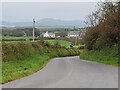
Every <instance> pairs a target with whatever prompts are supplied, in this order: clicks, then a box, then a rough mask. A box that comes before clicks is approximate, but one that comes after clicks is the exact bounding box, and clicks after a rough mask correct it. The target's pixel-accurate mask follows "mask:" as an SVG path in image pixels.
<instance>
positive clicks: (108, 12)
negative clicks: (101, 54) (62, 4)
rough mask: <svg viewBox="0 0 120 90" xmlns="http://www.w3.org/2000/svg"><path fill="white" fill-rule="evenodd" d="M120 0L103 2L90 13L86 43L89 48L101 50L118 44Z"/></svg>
mask: <svg viewBox="0 0 120 90" xmlns="http://www.w3.org/2000/svg"><path fill="white" fill-rule="evenodd" d="M119 10H120V2H101V3H98V9H97V10H96V11H95V12H92V13H91V14H90V15H88V17H87V19H86V24H87V25H88V28H87V32H86V34H85V36H84V43H85V45H86V48H87V49H88V50H100V49H102V48H104V47H111V46H113V45H118V42H119V39H120V37H119V36H120V30H119V29H120V28H119V23H120V13H119V12H120V11H119Z"/></svg>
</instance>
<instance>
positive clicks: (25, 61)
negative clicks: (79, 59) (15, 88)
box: [0, 42, 80, 83]
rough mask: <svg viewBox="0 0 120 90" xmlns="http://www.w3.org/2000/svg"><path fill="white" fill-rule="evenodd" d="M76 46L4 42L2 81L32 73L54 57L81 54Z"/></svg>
mask: <svg viewBox="0 0 120 90" xmlns="http://www.w3.org/2000/svg"><path fill="white" fill-rule="evenodd" d="M79 54H80V51H79V50H78V49H74V48H65V47H57V48H56V47H46V46H40V45H39V44H38V43H37V42H10V43H2V56H3V62H2V81H0V82H1V83H6V82H9V81H12V80H15V79H19V78H21V77H24V76H26V75H29V74H32V73H34V72H36V71H38V70H40V69H41V68H43V67H44V66H45V65H46V64H47V62H48V61H49V60H50V59H51V58H54V57H64V56H74V55H79Z"/></svg>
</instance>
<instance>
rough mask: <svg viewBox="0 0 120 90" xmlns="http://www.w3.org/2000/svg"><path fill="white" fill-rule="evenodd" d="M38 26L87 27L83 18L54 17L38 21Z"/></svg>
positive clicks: (13, 25)
mask: <svg viewBox="0 0 120 90" xmlns="http://www.w3.org/2000/svg"><path fill="white" fill-rule="evenodd" d="M2 26H6V27H16V26H32V22H4V21H3V22H2ZM36 26H77V27H85V26H86V25H85V23H84V21H81V20H68V21H67V20H59V19H52V18H45V19H41V20H39V21H36Z"/></svg>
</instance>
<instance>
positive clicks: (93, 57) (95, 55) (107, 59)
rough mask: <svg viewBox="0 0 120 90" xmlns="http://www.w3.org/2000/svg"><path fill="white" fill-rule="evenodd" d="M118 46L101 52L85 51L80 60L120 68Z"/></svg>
mask: <svg viewBox="0 0 120 90" xmlns="http://www.w3.org/2000/svg"><path fill="white" fill-rule="evenodd" d="M118 56H119V55H118V46H117V45H115V46H113V47H107V48H104V49H102V50H100V51H98V50H90V51H89V50H84V51H83V52H82V53H81V54H80V59H83V60H89V61H95V62H100V63H103V64H109V65H114V66H118V65H120V63H119V62H118V59H119V58H118Z"/></svg>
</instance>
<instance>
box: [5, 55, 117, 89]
mask: <svg viewBox="0 0 120 90" xmlns="http://www.w3.org/2000/svg"><path fill="white" fill-rule="evenodd" d="M3 88H118V68H117V67H114V66H110V65H104V64H100V63H95V62H89V61H83V60H80V59H79V57H78V56H75V57H63V58H55V59H53V60H51V61H50V62H49V63H48V64H47V65H46V66H45V67H44V68H43V69H42V70H40V71H38V72H37V73H35V74H32V75H29V76H27V77H24V78H21V79H19V80H15V81H12V82H9V83H7V84H4V85H3Z"/></svg>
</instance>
